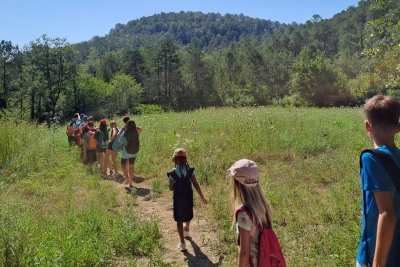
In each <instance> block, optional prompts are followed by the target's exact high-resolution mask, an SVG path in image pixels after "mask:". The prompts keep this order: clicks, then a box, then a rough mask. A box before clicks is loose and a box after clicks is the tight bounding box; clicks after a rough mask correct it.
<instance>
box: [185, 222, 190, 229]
mask: <svg viewBox="0 0 400 267" xmlns="http://www.w3.org/2000/svg"><path fill="white" fill-rule="evenodd" d="M189 226H190V221H188V222H186V225H185V231H189Z"/></svg>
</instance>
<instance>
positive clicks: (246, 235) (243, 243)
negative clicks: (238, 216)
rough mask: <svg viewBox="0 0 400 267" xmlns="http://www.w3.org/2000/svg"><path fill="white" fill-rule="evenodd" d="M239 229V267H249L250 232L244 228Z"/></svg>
mask: <svg viewBox="0 0 400 267" xmlns="http://www.w3.org/2000/svg"><path fill="white" fill-rule="evenodd" d="M238 228H239V238H240V248H239V259H238V262H239V265H238V266H239V267H247V266H248V263H249V258H250V231H249V230H246V229H244V228H242V227H240V226H239V227H238Z"/></svg>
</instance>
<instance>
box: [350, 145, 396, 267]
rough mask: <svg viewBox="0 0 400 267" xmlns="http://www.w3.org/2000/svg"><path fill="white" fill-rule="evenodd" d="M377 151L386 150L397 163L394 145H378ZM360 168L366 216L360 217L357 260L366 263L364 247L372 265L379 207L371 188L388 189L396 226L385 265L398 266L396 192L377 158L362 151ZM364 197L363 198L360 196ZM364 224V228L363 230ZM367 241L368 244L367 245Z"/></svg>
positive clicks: (385, 190) (376, 189) (388, 266)
mask: <svg viewBox="0 0 400 267" xmlns="http://www.w3.org/2000/svg"><path fill="white" fill-rule="evenodd" d="M378 149H379V150H381V151H383V152H385V153H387V154H389V155H390V157H391V158H392V159H393V160H394V161H395V162H396V164H397V165H398V166H400V150H399V149H398V148H395V147H386V146H380V147H378ZM361 162H362V166H363V168H362V169H361V170H360V178H361V186H362V190H364V191H365V199H363V201H362V208H363V213H364V204H366V205H367V207H366V209H365V210H366V213H367V214H366V216H365V214H363V216H362V231H361V239H360V244H359V247H358V254H357V261H358V262H359V263H361V264H366V249H367V247H368V258H369V260H368V263H370V264H372V262H373V259H374V254H375V246H376V230H377V226H378V217H379V210H378V206H377V204H376V201H375V197H374V191H381V192H390V193H391V195H392V200H393V204H394V209H395V213H396V217H397V220H396V228H395V231H394V236H393V241H392V246H391V248H390V251H389V255H388V259H387V262H386V267H391V266H393V267H395V266H399V263H400V195H399V193H398V192H397V190H396V187H395V186H394V184H393V182H392V180H391V179H390V177H389V174H388V173H387V171H386V169H385V167H383V165H382V163H381V162H380V160H379V159H378V158H377V157H375V156H373V155H372V154H371V153H364V154H363V155H362V157H361ZM363 198H364V197H363ZM365 223H366V225H367V231H365ZM367 243H368V246H367Z"/></svg>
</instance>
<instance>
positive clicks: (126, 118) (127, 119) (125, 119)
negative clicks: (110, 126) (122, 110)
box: [122, 116, 131, 124]
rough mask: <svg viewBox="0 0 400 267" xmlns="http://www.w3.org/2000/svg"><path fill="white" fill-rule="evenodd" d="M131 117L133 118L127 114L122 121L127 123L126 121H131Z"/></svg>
mask: <svg viewBox="0 0 400 267" xmlns="http://www.w3.org/2000/svg"><path fill="white" fill-rule="evenodd" d="M130 119H131V118H129V117H128V116H125V117H123V118H122V121H123V122H124V123H125V124H126V123H128V121H129V120H130Z"/></svg>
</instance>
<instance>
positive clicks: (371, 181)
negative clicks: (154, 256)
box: [83, 95, 400, 267]
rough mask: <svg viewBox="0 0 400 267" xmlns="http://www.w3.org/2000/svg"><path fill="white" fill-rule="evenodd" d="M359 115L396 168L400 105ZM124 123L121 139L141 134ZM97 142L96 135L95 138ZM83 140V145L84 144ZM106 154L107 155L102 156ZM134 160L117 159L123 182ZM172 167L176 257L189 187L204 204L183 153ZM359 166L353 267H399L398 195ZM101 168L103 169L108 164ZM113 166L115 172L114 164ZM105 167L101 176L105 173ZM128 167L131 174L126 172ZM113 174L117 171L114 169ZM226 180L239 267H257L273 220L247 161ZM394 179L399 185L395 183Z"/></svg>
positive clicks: (373, 106)
mask: <svg viewBox="0 0 400 267" xmlns="http://www.w3.org/2000/svg"><path fill="white" fill-rule="evenodd" d="M364 115H365V128H366V131H367V132H368V134H369V136H370V138H371V139H372V141H373V145H374V147H375V148H376V149H377V150H380V151H382V152H384V153H386V154H388V155H389V156H390V157H391V158H392V160H393V161H394V162H395V163H396V165H397V166H400V150H399V149H398V148H397V147H396V144H395V134H396V133H398V132H399V131H400V123H399V118H400V103H399V102H398V101H397V100H395V99H394V98H392V97H389V96H384V95H377V96H374V97H372V98H371V99H369V100H368V101H366V103H365V105H364ZM124 122H125V123H126V126H125V132H126V133H128V131H131V130H132V132H136V133H138V132H140V131H141V128H137V127H136V125H135V124H134V122H133V121H131V120H129V118H128V119H126V118H124ZM101 125H106V122H105V121H100V126H101ZM110 126H111V128H112V133H111V137H110V141H111V143H112V142H113V141H114V140H116V139H117V138H118V143H122V144H124V142H125V141H124V136H123V134H122V135H121V130H119V131H118V128H117V125H116V124H115V123H114V122H112V123H111V124H110ZM100 128H101V127H100ZM86 129H87V130H83V133H84V134H85V135H86V134H87V132H89V131H91V132H92V133H93V131H92V130H91V129H90V128H89V127H87V128H86ZM101 129H106V128H101ZM96 131H98V130H96ZM101 131H102V130H101ZM122 132H123V131H122ZM95 133H96V132H94V133H93V134H95ZM132 136H133V135H132ZM132 136H130V134H129V137H125V138H133V137H132ZM136 137H137V134H136ZM136 137H135V138H136ZM98 138H99V135H97V139H98ZM83 140H84V142H86V143H88V141H86V140H85V138H83ZM86 146H88V145H86ZM112 147H113V146H111V148H112ZM107 151H108V150H107V149H106V150H105V153H106V155H107ZM131 152H135V151H131ZM111 153H113V152H111ZM111 155H113V154H111ZM134 155H136V154H130V153H128V151H126V150H125V154H124V152H123V153H122V159H121V164H123V166H126V165H125V164H126V162H129V170H127V171H126V172H125V170H124V174H125V173H127V175H126V176H125V177H126V178H127V180H128V182H130V183H131V180H129V178H130V176H129V175H130V174H133V170H134V169H133V163H134V162H135V156H134ZM89 158H90V159H92V161H93V158H94V155H91V156H90V157H89V155H88V154H87V159H89ZM172 161H173V163H174V164H175V167H174V168H173V169H172V170H170V171H169V172H167V176H168V179H169V189H170V190H171V191H173V216H174V220H175V221H176V223H177V230H178V234H179V239H180V242H179V244H178V248H179V250H181V251H186V250H187V248H186V243H185V237H187V236H189V235H190V234H189V226H190V221H191V220H192V218H193V190H192V186H193V187H194V188H195V189H196V191H197V193H198V194H199V196H200V198H201V201H202V203H204V204H207V203H208V200H207V199H206V198H205V197H204V196H203V193H202V191H201V189H200V186H199V184H198V182H197V180H196V175H195V169H194V167H191V166H189V164H188V160H187V154H186V151H185V149H183V148H178V149H176V150H175V151H174V153H173V156H172ZM360 163H361V166H362V168H361V170H360V178H361V185H362V190H363V197H362V207H363V214H362V234H361V238H360V243H359V250H358V255H357V261H356V266H357V267H367V266H374V267H377V266H399V265H400V195H399V192H398V191H397V190H396V187H395V185H394V183H393V182H392V180H391V179H390V177H389V174H388V171H387V170H386V169H385V167H384V166H383V165H382V162H381V161H380V160H379V158H377V157H376V156H375V155H374V154H373V153H363V154H362V156H361V158H360ZM131 165H132V166H131ZM101 166H106V167H107V166H108V163H105V165H101ZM114 166H115V168H116V164H115V162H114ZM106 167H104V169H102V170H103V171H105V170H106ZM131 167H132V169H130V168H131ZM123 168H124V167H123ZM125 168H126V167H125ZM115 171H117V170H116V169H115ZM228 174H229V177H230V183H231V185H232V200H233V214H234V215H233V216H232V217H233V225H236V229H237V234H238V238H239V258H238V266H239V267H248V266H254V267H255V266H260V264H259V262H258V259H259V256H260V255H259V253H258V252H259V246H258V241H259V240H258V236H259V235H260V232H261V231H262V230H263V229H264V228H265V227H269V228H271V227H272V225H271V222H272V219H271V210H270V206H269V204H268V201H267V199H266V198H265V195H264V193H263V191H262V188H261V186H260V173H259V170H258V167H257V165H256V163H255V162H253V161H251V160H248V159H241V160H238V161H237V162H235V163H234V164H233V165H232V166H231V167H230V168H229V169H228ZM398 178H399V179H400V177H398ZM244 207H245V208H244ZM268 266H270V265H268ZM280 266H283V265H280Z"/></svg>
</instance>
